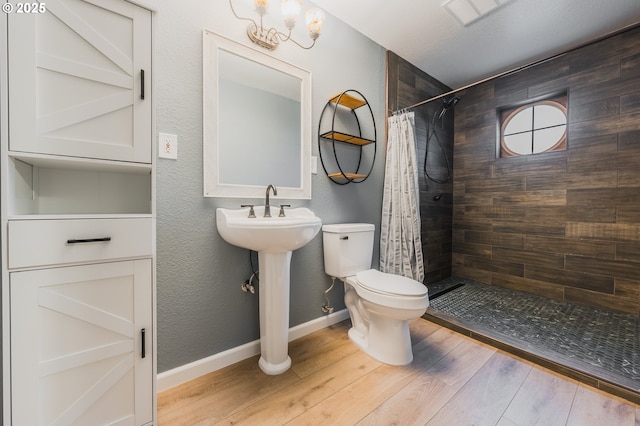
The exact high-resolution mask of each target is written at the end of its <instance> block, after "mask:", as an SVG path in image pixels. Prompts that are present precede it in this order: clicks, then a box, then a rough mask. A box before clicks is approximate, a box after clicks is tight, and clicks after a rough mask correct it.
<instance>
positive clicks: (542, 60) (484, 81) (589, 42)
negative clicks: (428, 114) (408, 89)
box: [393, 22, 640, 114]
mask: <svg viewBox="0 0 640 426" xmlns="http://www.w3.org/2000/svg"><path fill="white" fill-rule="evenodd" d="M635 27H640V23H638V22H636V23H635V24H630V25H627V26H626V27H623V28H621V29H619V30H615V31H612V32H609V33H607V34H605V35H603V36H601V37H598V38H596V39H593V40H591V41H588V42H586V43H583V44H580V45H578V46H576V47H574V48H572V49H569V50H567V51H565V52H562V53H558V54H556V55H553V56H550V57H548V58H544V59H540V60H537V61H533V62H530V63H528V64H525V65H521V66H519V67H516V68H512V69H510V70H508V71H503V72H501V73H498V74H495V75H492V76H491V77H487V78H483V79H482V80H478V81H476V82H475V83H471V84H467V85H466V86H462V87H460V88H458V89H455V90H451V91H449V92H446V93H442V94H440V95H437V96H434V97H432V98H429V99H425V100H424V101H420V102H418V103H415V104H413V105H410V106H408V107H404V108H400V109H397V110H395V111H394V112H393V114H397V113H399V112H401V111H407V110H410V109H412V108H415V107H419V106H421V105H424V104H426V103H429V102H431V101H436V100H438V99H440V98H444V97H446V96H449V95H454V94H456V93H458V92H460V91H462V90H466V89H469V88H470V87H473V86H477V85H478V84H482V83H486V82H487V81H489V80H493V79H494V78H500V77H505V76H507V75H509V74H515V73H517V72H520V71H522V70H525V69H527V68H531V67H533V66H536V65H540V64H542V63H545V62H547V61H551V60H553V59H557V58H559V57H561V56H564V55H566V54H568V53H571V52H574V51H576V50H578V49H581V48H583V47H585V46H589V45H591V44H594V43H597V42H599V41H602V40H605V39H607V38H609V37H613V36H615V35H618V34H621V33H623V32H625V31H628V30H631V29H633V28H635Z"/></svg>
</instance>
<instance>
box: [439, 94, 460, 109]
mask: <svg viewBox="0 0 640 426" xmlns="http://www.w3.org/2000/svg"><path fill="white" fill-rule="evenodd" d="M442 102H443V104H444V105H443V106H444V108H445V109H449V108H453V107H454V106H456V104H457V103H458V102H460V98H459V97H457V96H452V97H450V98H449V100H443V101H442Z"/></svg>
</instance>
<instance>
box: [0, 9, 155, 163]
mask: <svg viewBox="0 0 640 426" xmlns="http://www.w3.org/2000/svg"><path fill="white" fill-rule="evenodd" d="M43 3H44V2H43ZM44 4H45V5H46V13H42V14H17V13H14V14H9V16H8V18H9V21H8V36H7V37H8V39H9V57H10V58H11V60H10V61H9V69H8V74H9V87H10V89H11V90H10V91H9V104H10V110H9V141H10V142H9V145H10V149H11V150H12V151H22V152H38V153H48V154H57V155H65V156H74V157H88V158H101V159H109V160H122V161H135V162H143V163H150V162H151V146H150V145H149V144H148V143H147V135H148V134H149V132H150V131H151V102H150V96H149V95H150V93H151V37H150V34H151V12H149V11H148V10H145V9H142V8H140V7H138V6H135V5H133V4H131V3H128V2H126V1H121V0H101V1H91V2H89V1H78V0H73V1H72V0H47V1H46V3H44Z"/></svg>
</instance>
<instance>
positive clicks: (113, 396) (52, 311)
mask: <svg viewBox="0 0 640 426" xmlns="http://www.w3.org/2000/svg"><path fill="white" fill-rule="evenodd" d="M10 284H11V363H12V368H11V383H12V407H13V410H12V420H13V424H16V425H22V424H24V425H27V424H28V425H41V424H47V425H49V424H51V425H87V424H113V423H116V424H131V425H140V424H144V423H146V422H149V421H151V420H152V404H153V394H152V382H153V377H152V374H153V373H152V351H151V349H152V342H151V336H152V333H151V331H152V311H151V310H152V307H151V298H152V295H151V290H152V288H151V260H150V259H144V260H137V261H127V262H114V263H107V264H98V265H84V266H75V267H67V268H55V269H47V270H37V271H25V272H16V273H12V274H10ZM142 328H145V329H146V330H147V333H145V334H146V345H145V346H146V348H147V350H146V352H147V353H146V356H145V358H142V356H141V350H140V349H141V347H142V342H141V333H140V330H141V329H142Z"/></svg>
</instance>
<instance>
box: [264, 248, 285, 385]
mask: <svg viewBox="0 0 640 426" xmlns="http://www.w3.org/2000/svg"><path fill="white" fill-rule="evenodd" d="M258 263H259V267H260V287H259V288H258V295H259V299H260V354H261V356H260V361H259V362H258V365H259V366H260V369H261V370H262V371H264V372H265V373H266V374H270V375H276V374H281V373H284V372H285V371H287V370H288V369H289V367H291V358H290V357H289V354H288V349H289V285H290V283H289V279H290V265H291V252H290V251H288V252H281V253H265V252H259V253H258Z"/></svg>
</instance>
